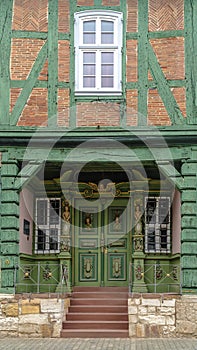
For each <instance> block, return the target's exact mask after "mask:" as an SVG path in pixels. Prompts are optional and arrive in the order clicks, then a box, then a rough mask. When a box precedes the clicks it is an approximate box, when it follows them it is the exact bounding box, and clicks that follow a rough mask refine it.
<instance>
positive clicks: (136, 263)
mask: <svg viewBox="0 0 197 350" xmlns="http://www.w3.org/2000/svg"><path fill="white" fill-rule="evenodd" d="M143 198H144V196H143V192H142V193H141V194H140V192H138V193H137V194H136V196H135V199H134V215H133V218H134V228H133V271H132V273H133V283H132V292H134V293H146V292H147V291H148V290H147V286H146V284H145V281H144V271H145V269H144V258H145V254H144V232H143V221H142V215H143V212H144V205H143V203H144V200H143Z"/></svg>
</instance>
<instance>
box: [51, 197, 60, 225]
mask: <svg viewBox="0 0 197 350" xmlns="http://www.w3.org/2000/svg"><path fill="white" fill-rule="evenodd" d="M59 211H60V205H59V200H50V214H49V215H50V220H49V221H50V225H51V224H57V225H58V224H59V219H60V217H59V214H60V212H59Z"/></svg>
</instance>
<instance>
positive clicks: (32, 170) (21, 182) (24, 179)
mask: <svg viewBox="0 0 197 350" xmlns="http://www.w3.org/2000/svg"><path fill="white" fill-rule="evenodd" d="M42 163H43V161H35V162H34V161H30V162H29V163H28V164H27V165H26V166H24V168H22V170H21V171H20V172H19V173H18V175H17V177H16V179H15V181H14V189H15V190H17V191H19V190H21V189H22V187H24V186H25V185H27V184H28V183H29V182H30V181H31V179H32V178H33V176H35V175H36V174H37V173H38V171H39V170H40V169H41V167H42Z"/></svg>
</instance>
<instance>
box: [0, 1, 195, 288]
mask: <svg viewBox="0 0 197 350" xmlns="http://www.w3.org/2000/svg"><path fill="white" fill-rule="evenodd" d="M101 3H102V2H101V1H100V0H95V2H94V6H92V7H91V9H100V8H102V9H113V10H117V11H122V12H123V14H124V20H125V19H126V1H124V0H121V1H120V6H112V7H105V6H102V5H101ZM147 4H148V1H147V0H139V1H138V23H139V28H138V32H137V33H133V32H127V33H126V21H124V32H125V35H124V43H125V44H126V41H127V40H129V39H135V40H137V41H138V60H139V62H138V82H136V83H133V82H126V79H125V71H124V69H125V68H123V77H124V79H123V94H122V96H121V98H120V99H119V98H115V101H118V102H119V103H120V104H121V110H122V115H121V127H120V128H116V129H113V128H103V129H102V130H95V128H88V129H85V128H75V127H76V113H75V109H76V102H77V101H80V100H81V101H93V100H94V99H95V100H96V99H97V98H96V97H91V98H89V97H87V98H85V97H83V98H81V97H75V95H74V47H73V44H74V42H73V36H74V29H73V23H74V18H73V15H74V13H75V12H76V11H77V10H78V7H77V4H76V1H75V0H70V19H71V28H70V32H69V33H58V27H57V22H58V20H57V14H58V10H57V9H58V1H57V0H50V1H49V8H48V20H49V22H48V32H47V33H46V32H32V31H31V32H30V31H15V30H12V29H11V22H12V9H13V1H12V0H4V1H1V2H0V33H1V37H0V125H1V128H0V129H1V130H0V152H1V154H2V160H1V209H0V211H1V212H0V214H1V216H0V219H1V222H0V224H1V227H0V229H1V231H0V252H1V260H0V264H1V285H0V292H2V293H13V291H14V271H15V266H16V265H17V264H19V262H20V255H19V194H20V191H21V189H22V187H24V186H26V185H27V183H28V182H29V181H30V180H31V179H32V177H33V176H35V174H36V173H37V172H38V171H39V169H40V167H41V164H42V163H45V161H46V160H47V161H51V162H56V161H59V162H64V159H65V157H66V156H67V155H68V153H69V152H70V150H71V149H73V148H74V147H76V146H78V145H79V144H80V143H82V142H85V141H88V140H91V139H92V138H93V139H97V140H99V139H101V138H106V140H108V139H110V140H115V141H118V142H121V143H122V144H124V145H126V146H127V150H132V154H133V153H135V157H137V159H139V161H140V162H142V163H145V162H148V161H150V162H153V163H155V164H157V165H158V167H159V168H160V169H161V172H163V173H164V174H165V175H166V176H167V177H168V179H169V180H170V181H171V182H172V183H173V185H174V186H175V187H176V188H177V189H178V190H179V191H180V192H181V215H182V216H181V269H182V287H183V288H182V290H183V292H184V293H197V273H196V269H197V257H196V251H197V235H196V228H197V142H196V135H197V70H196V66H197V35H196V34H197V33H196V31H197V2H196V1H195V0H185V29H184V30H179V31H162V32H151V33H149V32H148V11H147ZM87 9H88V7H81V8H80V10H87ZM165 37H184V38H185V74H186V78H185V79H184V80H173V81H171V80H167V79H166V78H165V77H164V75H163V72H162V70H161V68H160V66H159V63H158V61H157V59H156V56H155V53H154V51H153V49H152V47H151V45H150V42H149V39H151V38H165ZM12 38H39V39H41V40H43V46H42V48H41V50H40V52H39V54H38V56H37V59H36V60H35V63H34V64H33V67H32V69H31V72H30V74H29V76H28V78H27V80H22V81H18V80H10V52H11V40H12ZM58 39H61V40H67V41H69V42H70V48H71V53H70V55H71V57H70V62H71V67H70V83H68V82H62V81H58V56H57V47H58ZM125 47H126V45H124V49H123V59H124V62H126V52H125ZM46 59H48V64H49V76H48V81H47V82H46V81H39V80H38V76H39V73H40V71H41V69H42V67H43V65H44V63H45V61H46ZM123 67H125V65H124V64H123ZM149 70H150V72H151V75H152V78H153V80H152V81H148V71H149ZM10 87H15V88H21V89H22V90H21V94H20V95H19V97H18V99H17V102H16V105H15V106H14V108H13V110H12V112H10V111H9V102H10ZM34 87H46V88H48V97H49V98H48V126H47V127H46V128H40V130H36V128H33V127H29V128H27V127H22V126H18V125H17V122H18V119H19V117H20V115H21V112H22V110H23V109H24V107H25V104H26V103H27V100H28V98H29V95H30V93H31V91H32V89H33V88H34ZM173 87H185V89H186V111H187V117H186V118H184V117H183V115H182V113H181V111H180V109H179V107H178V105H177V102H176V100H175V99H174V97H173V94H172V92H171V88H173ZM57 88H60V89H61V88H69V89H70V92H71V95H70V107H72V108H71V109H72V115H71V116H70V125H69V128H68V129H66V128H62V127H61V128H59V127H58V126H57V120H56V119H54V116H56V115H57ZM132 88H133V89H137V90H138V93H139V96H138V97H139V98H138V113H139V115H140V116H143V117H140V118H138V125H137V126H136V127H133V128H128V127H127V128H126V129H124V127H125V126H126V113H125V110H126V98H125V96H126V91H128V90H129V89H132ZM149 88H157V89H158V91H159V94H160V96H161V98H162V101H163V103H164V105H165V108H166V110H167V111H168V114H169V117H170V119H171V122H172V125H171V126H169V127H160V128H159V127H158V128H154V129H152V128H151V127H149V126H148V125H147V91H148V89H149ZM103 100H104V101H105V102H108V101H112V100H113V98H109V97H107V98H103ZM186 135H187V137H186ZM32 139H33V141H31V140H32ZM164 143H165V145H164ZM147 146H148V147H147ZM49 148H50V150H49ZM32 150H33V151H32ZM169 153H170V155H169ZM113 154H114V155H115V159H116V160H117V161H122V156H123V154H122V152H121V151H120V150H119V149H114V150H113ZM124 156H125V161H129V162H131V163H132V157H131V155H130V154H128V158H127V154H124ZM79 159H80V154H79ZM128 159H129V160H128ZM86 161H88V158H87V159H86ZM21 164H23V167H22V168H21ZM177 164H178V165H177Z"/></svg>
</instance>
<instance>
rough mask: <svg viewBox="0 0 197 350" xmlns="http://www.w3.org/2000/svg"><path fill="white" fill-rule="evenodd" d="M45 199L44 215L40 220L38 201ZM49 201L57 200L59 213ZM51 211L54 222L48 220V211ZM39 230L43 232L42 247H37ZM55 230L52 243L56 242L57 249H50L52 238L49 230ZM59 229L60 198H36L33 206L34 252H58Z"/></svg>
mask: <svg viewBox="0 0 197 350" xmlns="http://www.w3.org/2000/svg"><path fill="white" fill-rule="evenodd" d="M39 201H45V202H46V215H44V219H45V220H43V221H45V222H40V218H41V216H40V213H39V208H38V202H39ZM51 201H57V202H59V215H58V214H56V213H55V210H54V209H53V208H52V206H51ZM51 210H52V211H53V216H55V221H56V222H55V223H52V222H51V220H50V213H51ZM39 230H41V231H42V232H44V234H45V242H44V243H43V245H44V249H39V243H40V244H42V243H41V242H39ZM53 230H56V232H57V236H56V237H57V240H56V241H54V244H57V249H50V245H51V244H53V243H52V242H51V241H50V240H51V239H52V238H53V235H52V234H51V232H52V231H53ZM60 231H61V199H60V198H46V197H44V198H41V197H39V198H36V206H35V254H49V253H59V251H60V233H61V232H60Z"/></svg>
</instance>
